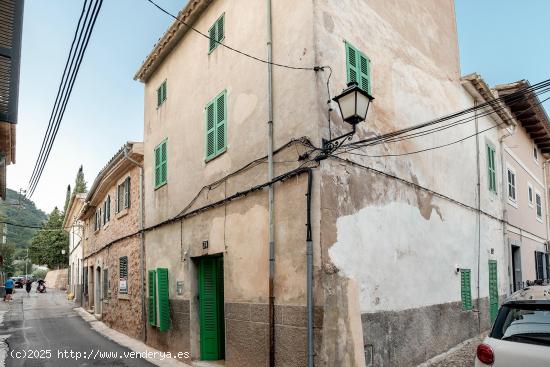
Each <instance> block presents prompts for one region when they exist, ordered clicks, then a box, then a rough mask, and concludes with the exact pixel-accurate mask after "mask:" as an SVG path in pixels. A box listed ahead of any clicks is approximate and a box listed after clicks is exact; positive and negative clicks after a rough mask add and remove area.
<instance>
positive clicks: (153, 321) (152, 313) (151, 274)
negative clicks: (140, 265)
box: [148, 270, 157, 326]
mask: <svg viewBox="0 0 550 367" xmlns="http://www.w3.org/2000/svg"><path fill="white" fill-rule="evenodd" d="M148 278H149V279H148V280H149V281H148V283H149V287H148V296H149V315H148V316H149V325H152V326H156V325H157V296H156V293H157V292H156V286H155V279H156V271H154V270H149V271H148Z"/></svg>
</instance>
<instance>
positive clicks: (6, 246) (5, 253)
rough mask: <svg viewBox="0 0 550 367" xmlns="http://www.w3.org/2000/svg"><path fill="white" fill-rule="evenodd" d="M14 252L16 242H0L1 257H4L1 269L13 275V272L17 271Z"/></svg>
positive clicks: (8, 274)
mask: <svg viewBox="0 0 550 367" xmlns="http://www.w3.org/2000/svg"><path fill="white" fill-rule="evenodd" d="M14 253H15V245H14V244H12V243H2V242H0V257H2V263H1V266H0V271H2V272H4V273H6V275H7V276H12V275H13V273H14V272H15V266H14V265H13V254H14Z"/></svg>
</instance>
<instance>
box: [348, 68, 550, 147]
mask: <svg viewBox="0 0 550 367" xmlns="http://www.w3.org/2000/svg"><path fill="white" fill-rule="evenodd" d="M549 87H550V79H547V80H545V81H542V82H540V83H537V84H534V85H532V86H530V87H527V88H523V89H521V90H519V91H516V92H514V93H511V94H509V95H506V96H501V97H498V98H495V99H492V100H490V101H487V102H485V103H482V104H479V105H477V106H474V107H469V108H467V109H464V110H461V111H458V112H455V113H452V114H449V115H446V116H443V117H440V118H437V119H434V120H430V121H427V122H423V123H420V124H417V125H413V126H410V127H408V128H405V129H401V130H397V131H393V132H390V133H387V134H384V135H381V136H377V137H372V138H368V139H363V140H360V141H357V142H353V143H349V144H344V145H342V147H341V148H344V149H345V148H349V147H353V146H359V145H362V144H366V143H373V142H377V141H382V140H387V139H389V138H393V137H396V136H398V135H402V134H405V133H408V132H412V131H415V130H419V129H422V128H425V127H429V126H432V125H435V124H438V123H441V122H444V121H448V120H451V119H453V118H456V117H460V116H462V115H466V114H470V113H472V112H474V111H476V110H479V109H485V108H487V107H491V108H492V109H493V110H494V109H495V108H496V109H498V108H499V105H501V104H502V103H501V102H504V103H510V102H512V101H513V102H516V101H517V100H518V99H524V98H527V97H528V96H526V94H527V93H532V92H534V91H537V90H540V89H542V90H544V91H546V89H548V88H549ZM494 105H497V106H496V107H495V106H494ZM502 108H505V107H503V106H502V105H501V106H500V109H502ZM491 113H494V112H491Z"/></svg>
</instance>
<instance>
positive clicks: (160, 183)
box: [153, 138, 168, 190]
mask: <svg viewBox="0 0 550 367" xmlns="http://www.w3.org/2000/svg"><path fill="white" fill-rule="evenodd" d="M163 145H164V146H165V150H166V159H165V160H164V161H163V160H162V146H163ZM157 150H159V151H160V153H159V156H160V159H159V162H158V164H157ZM153 160H154V162H155V164H154V167H155V173H154V175H153V178H154V180H155V190H157V189H159V188H161V187H162V186H164V185H166V184H167V183H168V138H166V139H164V140H163V141H161V142H160V143H159V144H158V145H157V146H156V147H155V149H154V151H153ZM163 165H165V166H166V168H165V170H166V177H165V178H164V181H162V166H163ZM157 168H160V180H159V181H158V182H157Z"/></svg>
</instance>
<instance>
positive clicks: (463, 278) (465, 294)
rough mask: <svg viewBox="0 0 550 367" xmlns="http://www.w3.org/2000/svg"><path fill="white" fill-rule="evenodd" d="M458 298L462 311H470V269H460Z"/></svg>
mask: <svg viewBox="0 0 550 367" xmlns="http://www.w3.org/2000/svg"><path fill="white" fill-rule="evenodd" d="M460 298H461V300H462V309H463V310H471V309H472V283H471V271H470V269H460Z"/></svg>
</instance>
